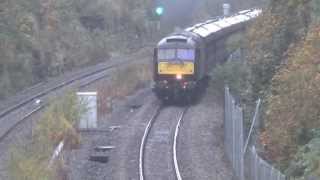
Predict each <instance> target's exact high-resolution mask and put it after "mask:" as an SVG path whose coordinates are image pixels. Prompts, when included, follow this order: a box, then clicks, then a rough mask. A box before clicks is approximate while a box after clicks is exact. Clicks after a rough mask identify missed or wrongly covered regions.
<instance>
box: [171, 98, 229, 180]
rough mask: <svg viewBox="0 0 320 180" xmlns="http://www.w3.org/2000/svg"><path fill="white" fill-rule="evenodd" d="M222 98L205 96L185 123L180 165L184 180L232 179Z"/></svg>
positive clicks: (186, 118) (179, 142) (179, 144)
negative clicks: (224, 137) (227, 154)
mask: <svg viewBox="0 0 320 180" xmlns="http://www.w3.org/2000/svg"><path fill="white" fill-rule="evenodd" d="M223 112H224V110H223V99H222V97H221V96H219V95H213V93H210V94H209V93H206V94H205V95H204V97H203V99H202V101H201V102H200V103H199V104H198V105H195V106H193V107H191V108H190V109H189V110H188V112H187V114H186V116H185V119H183V121H182V125H181V130H180V134H179V139H178V154H177V158H178V162H179V167H180V172H181V175H182V178H183V180H191V179H197V180H200V179H201V180H206V179H208V180H209V179H210V180H231V179H232V177H233V174H232V167H231V165H230V164H229V162H228V161H227V159H226V155H225V151H224V141H223V135H224V130H223V118H224V115H223Z"/></svg>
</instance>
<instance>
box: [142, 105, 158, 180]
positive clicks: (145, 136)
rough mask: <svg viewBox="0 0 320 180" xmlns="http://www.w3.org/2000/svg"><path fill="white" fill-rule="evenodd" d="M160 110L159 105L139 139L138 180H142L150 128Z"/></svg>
mask: <svg viewBox="0 0 320 180" xmlns="http://www.w3.org/2000/svg"><path fill="white" fill-rule="evenodd" d="M161 109H162V105H160V107H158V108H157V110H156V112H155V113H154V114H153V116H152V117H151V118H150V120H149V122H148V124H147V126H146V128H145V130H144V133H143V136H142V139H141V144H140V151H139V176H140V180H144V170H143V169H144V163H143V160H144V148H145V144H146V141H147V138H148V135H149V132H150V129H151V126H152V124H153V122H154V121H155V119H156V118H157V117H158V116H159V114H160V111H161Z"/></svg>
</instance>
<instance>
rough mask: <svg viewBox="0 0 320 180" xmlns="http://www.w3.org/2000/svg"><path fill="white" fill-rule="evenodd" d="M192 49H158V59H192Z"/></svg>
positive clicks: (193, 56)
mask: <svg viewBox="0 0 320 180" xmlns="http://www.w3.org/2000/svg"><path fill="white" fill-rule="evenodd" d="M194 59H195V50H194V49H159V50H158V60H160V61H161V60H194Z"/></svg>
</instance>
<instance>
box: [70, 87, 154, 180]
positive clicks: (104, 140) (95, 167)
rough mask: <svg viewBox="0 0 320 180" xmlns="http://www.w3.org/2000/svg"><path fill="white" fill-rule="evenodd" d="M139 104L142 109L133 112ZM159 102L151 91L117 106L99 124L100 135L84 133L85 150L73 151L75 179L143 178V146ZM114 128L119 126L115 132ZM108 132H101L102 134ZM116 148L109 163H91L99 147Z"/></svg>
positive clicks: (82, 148)
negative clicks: (140, 168)
mask: <svg viewBox="0 0 320 180" xmlns="http://www.w3.org/2000/svg"><path fill="white" fill-rule="evenodd" d="M133 104H139V106H138V107H140V108H138V109H132V108H131V107H133ZM158 105H159V104H158V101H157V100H156V99H155V97H154V96H153V95H152V93H151V91H150V90H148V89H145V90H141V91H140V92H138V93H137V94H136V95H134V96H132V97H128V98H127V99H125V100H122V101H120V102H118V103H117V104H116V105H115V111H114V112H113V113H112V114H111V116H109V117H106V118H105V119H103V120H101V121H100V122H99V123H100V124H99V126H100V128H99V130H100V132H97V133H94V132H92V133H84V134H82V147H81V148H80V149H78V150H73V151H72V152H69V153H68V155H69V164H68V165H69V171H70V179H72V180H79V179H85V180H91V179H95V180H106V179H117V180H118V179H120V180H122V179H126V180H128V179H131V180H134V179H139V173H138V170H139V169H138V168H139V147H140V141H141V137H142V135H143V131H144V128H145V126H146V125H147V123H148V120H149V119H150V118H151V116H152V114H153V113H154V111H155V110H156V109H157V107H158ZM110 127H116V128H115V129H114V130H113V131H111V128H110ZM103 130H104V131H105V132H104V133H101V131H103ZM101 145H103V146H106V145H107V146H115V149H113V150H111V151H109V152H106V153H105V154H104V155H107V156H108V157H109V161H108V162H107V163H99V162H93V161H89V157H90V156H91V155H92V154H96V152H94V147H96V146H101Z"/></svg>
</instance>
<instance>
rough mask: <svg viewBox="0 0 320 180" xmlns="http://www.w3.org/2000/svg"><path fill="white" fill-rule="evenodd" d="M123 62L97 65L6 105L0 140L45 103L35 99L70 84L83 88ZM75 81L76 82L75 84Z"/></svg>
mask: <svg viewBox="0 0 320 180" xmlns="http://www.w3.org/2000/svg"><path fill="white" fill-rule="evenodd" d="M125 63H126V61H124V62H121V63H117V64H113V65H108V66H104V67H98V68H97V69H93V70H90V71H89V72H85V73H82V74H81V73H80V74H77V75H76V76H74V77H72V78H70V79H67V80H65V81H63V82H60V83H58V84H56V85H54V86H51V87H48V88H46V89H44V90H43V91H41V92H37V93H35V94H34V95H32V96H30V97H28V98H27V99H23V100H21V101H20V103H18V104H16V105H13V106H11V107H8V108H7V109H6V110H4V111H2V112H0V121H1V123H2V126H1V127H0V142H2V141H3V140H4V139H5V138H6V137H7V136H8V135H9V134H10V133H11V132H12V131H13V130H14V129H15V128H16V127H17V126H18V125H19V124H21V123H22V122H24V121H25V120H27V119H28V118H29V117H30V116H32V115H33V114H34V113H36V112H38V111H39V110H41V109H42V108H43V107H44V106H45V105H46V103H47V102H44V103H43V104H41V105H38V106H35V105H34V104H33V102H34V100H35V99H38V98H41V99H42V100H44V99H46V100H47V99H48V98H46V97H47V96H48V95H50V94H51V93H53V92H56V91H58V90H61V89H63V88H65V87H69V86H72V87H73V88H83V87H85V86H87V85H89V84H92V83H94V82H96V81H97V80H99V79H102V78H105V77H108V76H109V74H108V70H110V69H112V68H115V67H118V66H120V65H123V64H125ZM75 83H78V84H77V85H75Z"/></svg>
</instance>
